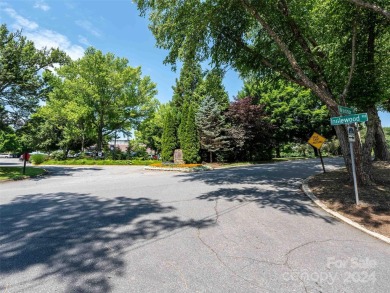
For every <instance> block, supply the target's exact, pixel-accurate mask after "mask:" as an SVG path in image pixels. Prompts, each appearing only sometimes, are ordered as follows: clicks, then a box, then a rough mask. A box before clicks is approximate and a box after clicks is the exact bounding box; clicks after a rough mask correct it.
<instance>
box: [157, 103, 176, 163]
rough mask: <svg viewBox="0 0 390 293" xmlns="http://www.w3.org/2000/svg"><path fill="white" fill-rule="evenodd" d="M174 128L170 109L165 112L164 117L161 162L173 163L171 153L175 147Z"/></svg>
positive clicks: (173, 116) (174, 120)
mask: <svg viewBox="0 0 390 293" xmlns="http://www.w3.org/2000/svg"><path fill="white" fill-rule="evenodd" d="M176 128H177V124H176V119H175V115H174V114H173V112H172V109H171V110H170V111H167V113H166V116H165V117H164V128H163V133H162V137H161V159H162V160H163V161H173V151H174V150H175V148H176V147H177V135H176Z"/></svg>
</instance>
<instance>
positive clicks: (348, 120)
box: [330, 113, 368, 125]
mask: <svg viewBox="0 0 390 293" xmlns="http://www.w3.org/2000/svg"><path fill="white" fill-rule="evenodd" d="M366 121H368V116H367V113H360V114H353V115H348V116H340V117H332V118H330V124H331V125H342V124H352V123H356V122H366Z"/></svg>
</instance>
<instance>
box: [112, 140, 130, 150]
mask: <svg viewBox="0 0 390 293" xmlns="http://www.w3.org/2000/svg"><path fill="white" fill-rule="evenodd" d="M129 141H130V140H129V139H117V140H116V141H110V142H109V143H108V146H109V147H110V149H114V147H116V148H117V149H120V150H121V152H126V151H127V148H128V147H129Z"/></svg>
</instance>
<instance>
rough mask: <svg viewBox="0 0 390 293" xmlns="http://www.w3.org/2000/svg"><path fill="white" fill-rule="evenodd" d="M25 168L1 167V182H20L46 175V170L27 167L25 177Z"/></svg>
mask: <svg viewBox="0 0 390 293" xmlns="http://www.w3.org/2000/svg"><path fill="white" fill-rule="evenodd" d="M22 173H23V167H0V181H6V180H20V179H25V178H29V177H34V176H38V175H41V174H43V173H45V170H43V169H40V168H34V167H26V174H25V175H23V174H22Z"/></svg>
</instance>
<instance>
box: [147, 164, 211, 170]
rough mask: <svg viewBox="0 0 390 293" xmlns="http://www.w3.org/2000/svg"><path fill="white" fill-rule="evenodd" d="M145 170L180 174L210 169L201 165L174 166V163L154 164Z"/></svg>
mask: <svg viewBox="0 0 390 293" xmlns="http://www.w3.org/2000/svg"><path fill="white" fill-rule="evenodd" d="M145 169H147V170H162V171H182V172H194V171H206V170H211V169H212V168H210V167H208V166H204V165H202V164H174V163H165V162H163V163H161V162H160V163H154V164H151V165H149V166H148V167H146V168H145Z"/></svg>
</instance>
